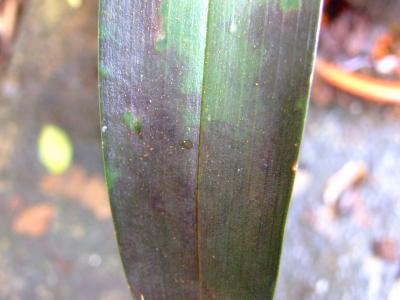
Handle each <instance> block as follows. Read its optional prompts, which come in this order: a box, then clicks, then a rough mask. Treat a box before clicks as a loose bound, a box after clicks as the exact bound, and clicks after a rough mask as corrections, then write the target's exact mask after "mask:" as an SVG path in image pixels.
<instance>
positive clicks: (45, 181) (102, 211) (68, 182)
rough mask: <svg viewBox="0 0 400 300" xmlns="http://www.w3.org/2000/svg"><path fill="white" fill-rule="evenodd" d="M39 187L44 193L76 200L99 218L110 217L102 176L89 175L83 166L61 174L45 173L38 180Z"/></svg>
mask: <svg viewBox="0 0 400 300" xmlns="http://www.w3.org/2000/svg"><path fill="white" fill-rule="evenodd" d="M39 188H40V190H41V191H42V193H44V194H46V195H51V196H62V197H65V198H68V199H71V200H76V201H78V202H79V203H80V204H81V205H82V206H84V207H85V208H87V209H89V210H90V211H92V212H93V213H94V214H95V215H96V217H97V218H99V219H106V218H109V217H111V210H110V205H109V202H108V194H107V188H106V186H105V183H104V180H103V177H102V176H100V175H93V176H90V175H88V174H87V173H86V171H85V170H84V169H83V168H80V167H77V166H75V167H72V168H71V169H70V170H69V171H68V172H66V173H65V174H63V175H51V174H49V175H46V176H45V177H43V178H42V180H41V181H40V183H39Z"/></svg>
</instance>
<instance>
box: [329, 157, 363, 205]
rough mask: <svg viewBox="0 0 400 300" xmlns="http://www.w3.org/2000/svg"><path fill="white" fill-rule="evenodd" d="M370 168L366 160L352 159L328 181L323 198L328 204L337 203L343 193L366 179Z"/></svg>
mask: <svg viewBox="0 0 400 300" xmlns="http://www.w3.org/2000/svg"><path fill="white" fill-rule="evenodd" d="M367 175H368V169H367V166H366V164H365V163H364V162H355V161H350V162H348V163H346V164H345V165H344V166H343V167H342V168H341V169H340V170H339V171H337V172H336V173H335V174H333V175H332V176H331V177H330V178H329V179H328V181H327V183H326V187H325V190H324V195H323V200H324V203H325V204H327V205H335V204H336V203H337V201H338V200H339V198H340V197H341V196H342V194H343V193H344V192H345V191H346V190H348V189H349V188H351V187H353V186H354V185H356V184H359V183H361V182H362V181H364V180H365V178H366V177H367Z"/></svg>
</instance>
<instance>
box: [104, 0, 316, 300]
mask: <svg viewBox="0 0 400 300" xmlns="http://www.w3.org/2000/svg"><path fill="white" fill-rule="evenodd" d="M319 14H320V1H319V0H303V1H301V0H280V1H278V0H235V1H233V0H208V1H207V0H164V1H161V0H146V1H142V0H119V1H116V0H102V2H101V8H100V33H99V38H100V66H99V70H100V72H99V74H100V94H101V111H102V129H103V130H102V139H103V150H104V160H105V169H106V176H107V182H108V186H109V194H110V198H111V206H112V210H113V215H114V222H115V227H116V231H117V238H118V243H119V246H120V251H121V255H122V260H123V264H124V267H125V271H126V274H127V278H128V282H129V284H130V286H131V288H132V294H133V296H134V297H135V299H157V300H158V299H174V300H175V299H178V300H179V299H185V300H186V299H271V298H272V297H273V292H274V286H275V281H276V278H277V272H278V265H279V257H280V251H281V244H282V237H283V231H284V224H285V219H286V213H287V208H288V204H289V199H290V193H291V186H292V183H293V177H294V172H295V166H296V161H297V156H298V151H299V145H300V140H301V135H302V129H303V122H304V116H305V111H306V107H307V101H308V95H309V87H310V74H311V70H312V65H313V60H314V54H315V44H316V33H317V27H318V22H319Z"/></svg>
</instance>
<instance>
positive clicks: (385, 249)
mask: <svg viewBox="0 0 400 300" xmlns="http://www.w3.org/2000/svg"><path fill="white" fill-rule="evenodd" d="M372 247H373V251H374V254H375V255H376V256H378V257H379V258H381V259H383V260H385V261H388V262H395V261H397V260H398V259H399V248H398V245H397V242H396V241H395V240H393V239H391V238H384V239H382V240H379V241H375V242H374V243H373V246H372Z"/></svg>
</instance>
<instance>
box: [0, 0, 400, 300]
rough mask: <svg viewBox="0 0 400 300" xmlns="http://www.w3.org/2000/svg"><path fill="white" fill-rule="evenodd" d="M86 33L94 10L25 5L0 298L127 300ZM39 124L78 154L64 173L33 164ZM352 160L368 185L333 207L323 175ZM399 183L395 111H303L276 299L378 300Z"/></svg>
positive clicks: (6, 150)
mask: <svg viewBox="0 0 400 300" xmlns="http://www.w3.org/2000/svg"><path fill="white" fill-rule="evenodd" d="M96 27H97V2H96V1H93V0H88V1H85V2H83V5H82V6H80V7H78V8H72V7H71V6H70V5H68V3H67V2H66V1H52V0H32V1H30V2H29V4H28V7H27V9H26V11H25V16H24V19H23V22H22V24H21V30H20V34H19V36H18V39H17V41H16V45H15V49H14V56H13V59H12V61H11V64H10V66H9V68H8V70H7V71H6V72H5V73H3V75H2V78H1V82H0V124H1V127H0V140H1V143H0V215H1V218H0V299H7V300H8V299H22V300H27V299H29V300H31V299H40V300H42V299H43V300H46V299H57V300H58V299H60V300H62V299H66V300H69V299H76V300H81V299H82V300H87V299H100V300H119V299H121V300H122V299H129V292H128V288H127V286H126V282H125V279H124V277H123V272H122V269H121V263H120V260H119V257H118V253H117V248H116V242H115V239H114V238H113V236H114V234H113V226H112V221H111V218H110V214H109V208H108V203H107V197H106V193H105V186H104V183H103V179H102V178H103V177H102V176H103V175H102V170H103V169H102V162H101V153H100V141H99V132H100V129H99V125H98V103H97V71H96V68H97V37H96V35H97V29H96ZM48 123H52V124H57V125H58V126H60V127H62V128H64V129H65V130H66V131H67V132H68V133H69V135H70V136H71V139H72V143H73V145H74V149H75V156H74V162H73V166H72V168H71V169H70V170H69V171H68V172H67V173H66V174H65V175H60V176H55V175H49V174H48V173H47V172H46V170H45V169H44V167H42V166H41V164H40V163H39V161H38V159H37V137H38V134H39V132H40V129H41V128H42V126H44V125H45V124H48ZM351 161H352V162H355V163H356V164H359V165H360V164H361V165H363V166H365V167H366V169H367V175H366V178H365V179H364V180H362V181H361V183H360V184H358V185H357V186H353V185H351V186H349V187H347V188H346V193H345V195H344V196H342V197H341V200H340V203H339V202H338V203H339V204H338V203H334V205H335V210H334V211H332V210H330V208H331V204H329V205H327V203H326V201H325V202H324V197H323V195H324V191H325V190H326V185H327V182H328V179H329V178H331V176H332V175H333V174H335V173H336V172H337V171H338V170H340V169H341V168H342V167H343V166H344V165H345V164H346V163H348V162H351ZM399 178H400V110H399V109H396V108H394V107H383V106H376V105H373V104H368V103H365V102H361V101H358V100H355V99H350V98H349V97H348V96H345V95H343V94H339V93H337V94H336V100H335V101H334V102H333V103H331V105H330V106H324V107H321V106H319V105H315V104H312V105H311V107H310V113H309V116H308V122H307V127H306V130H305V137H304V142H303V147H302V152H301V161H300V171H299V181H298V183H297V189H296V195H295V197H294V199H293V201H292V205H291V210H290V214H289V220H288V226H287V233H286V239H285V245H284V255H283V260H282V266H281V274H280V278H279V284H278V289H277V299H279V300H284V299H299V300H301V299H354V300H355V299H371V300H380V299H387V297H388V294H389V292H390V291H392V293H393V287H395V286H396V282H397V276H398V273H399V271H400V263H399V262H400V260H399V253H398V249H397V245H398V244H399V243H400V236H399V235H398V232H399V230H400V202H399V199H400V186H399V183H398V181H399ZM335 201H339V200H335ZM336 206H340V207H339V208H338V209H336V208H337V207H336ZM37 215H39V216H42V217H41V218H39V219H40V220H41V221H40V222H39V221H38V220H39V219H38V217H37ZM377 244H378V245H381V248H379V247H378V248H379V249H380V250H379V249H378V250H377V246H376V245H377ZM393 299H400V298H393ZM390 300H392V299H390Z"/></svg>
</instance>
